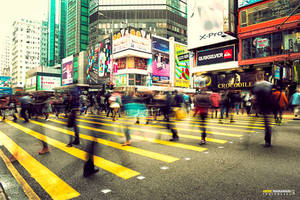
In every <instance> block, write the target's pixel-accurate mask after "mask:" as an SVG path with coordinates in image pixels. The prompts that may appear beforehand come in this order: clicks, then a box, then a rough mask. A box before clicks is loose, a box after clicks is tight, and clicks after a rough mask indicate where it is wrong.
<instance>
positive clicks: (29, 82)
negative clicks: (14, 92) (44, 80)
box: [25, 76, 36, 91]
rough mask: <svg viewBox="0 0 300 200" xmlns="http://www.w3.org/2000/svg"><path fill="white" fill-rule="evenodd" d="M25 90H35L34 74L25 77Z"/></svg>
mask: <svg viewBox="0 0 300 200" xmlns="http://www.w3.org/2000/svg"><path fill="white" fill-rule="evenodd" d="M25 90H26V91H29V90H36V76H33V77H30V78H27V79H26V81H25Z"/></svg>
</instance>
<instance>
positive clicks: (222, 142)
mask: <svg viewBox="0 0 300 200" xmlns="http://www.w3.org/2000/svg"><path fill="white" fill-rule="evenodd" d="M62 119H66V118H62ZM93 119H97V118H93ZM80 120H81V121H82V119H78V121H80ZM99 120H101V119H100V118H99ZM82 122H87V123H94V122H93V121H87V120H83V121H82ZM119 122H120V121H118V123H119ZM95 123H98V124H99V123H101V122H95ZM123 123H127V124H132V123H130V122H123ZM165 123H167V122H165ZM172 124H175V123H172ZM101 125H105V126H112V127H117V128H124V126H119V125H113V124H106V123H101ZM146 126H149V127H151V126H152V125H146ZM156 127H160V128H166V127H165V126H156ZM129 128H130V129H132V130H140V128H135V127H129ZM186 130H191V131H192V130H193V129H186ZM143 132H150V133H158V134H162V135H172V134H171V133H169V132H163V131H157V130H150V129H147V130H143ZM194 132H198V133H199V132H200V130H198V131H194ZM253 132H255V131H253ZM206 133H208V134H214V135H222V136H230V137H242V136H243V135H240V134H231V133H220V132H211V131H207V132H206ZM178 135H179V136H180V137H183V138H189V139H197V140H199V139H200V140H201V137H197V136H193V135H186V134H178ZM207 141H210V142H215V143H220V144H224V143H226V142H227V141H226V140H219V139H213V138H207Z"/></svg>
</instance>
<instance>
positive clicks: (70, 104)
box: [0, 81, 300, 176]
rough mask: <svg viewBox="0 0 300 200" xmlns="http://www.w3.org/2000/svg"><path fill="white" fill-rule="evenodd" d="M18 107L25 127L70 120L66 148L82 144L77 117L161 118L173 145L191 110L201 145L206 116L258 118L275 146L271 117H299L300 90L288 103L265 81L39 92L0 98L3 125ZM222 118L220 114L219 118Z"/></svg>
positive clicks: (89, 167)
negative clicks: (243, 86) (246, 85)
mask: <svg viewBox="0 0 300 200" xmlns="http://www.w3.org/2000/svg"><path fill="white" fill-rule="evenodd" d="M18 105H19V107H20V117H21V118H23V119H24V121H25V122H29V119H31V118H33V117H44V119H45V120H46V121H47V120H49V114H50V113H55V115H56V117H57V118H58V117H59V115H60V114H65V116H67V118H68V122H67V126H68V127H69V128H73V129H74V138H73V137H71V139H70V142H69V143H68V145H67V146H68V147H71V146H73V145H80V138H79V130H78V126H77V117H78V115H87V114H89V113H90V114H97V115H100V114H104V113H105V115H106V117H111V118H112V121H113V122H115V121H117V120H118V117H121V116H126V117H127V118H130V119H134V120H133V121H134V122H135V124H140V123H141V118H145V119H146V122H145V123H146V124H149V123H151V121H152V120H154V121H155V120H157V119H158V117H159V116H163V119H162V120H163V121H164V122H165V123H163V124H165V128H166V129H169V130H170V132H171V133H172V138H170V141H173V142H175V141H178V140H179V135H178V132H177V129H176V128H175V125H174V123H171V122H170V121H171V118H175V119H177V120H181V119H183V118H184V117H185V116H186V115H187V114H189V113H190V111H191V110H193V117H198V118H199V124H200V126H199V127H200V131H199V132H201V141H200V143H199V144H200V145H204V144H206V123H205V121H206V119H207V117H211V118H216V119H217V118H218V120H219V123H221V124H222V123H224V122H223V120H224V118H228V119H229V121H230V123H234V122H235V119H234V115H240V114H243V113H247V115H249V116H250V115H251V114H253V115H254V116H262V117H263V118H264V122H265V147H270V146H271V128H270V125H269V124H270V117H269V116H270V114H273V115H274V119H275V122H276V123H278V124H280V123H281V121H282V113H283V111H284V110H286V109H288V108H290V107H292V108H293V109H294V115H295V118H298V117H299V115H300V91H299V89H298V90H297V91H296V92H295V93H294V94H293V95H292V96H291V97H290V98H289V99H288V98H287V96H286V94H285V92H284V91H282V90H281V89H280V88H275V89H274V88H272V85H271V84H270V83H269V82H266V81H259V82H257V83H256V84H255V85H254V87H253V89H252V90H251V91H248V92H242V91H240V90H228V91H220V92H217V91H208V90H207V89H205V88H203V89H201V90H199V91H197V92H196V93H195V94H185V93H181V92H178V91H176V90H175V91H172V92H170V91H164V92H162V91H143V92H141V91H137V90H136V89H129V90H127V91H109V92H96V93H92V92H88V91H75V92H69V93H61V94H60V93H57V94H54V93H51V94H49V93H37V94H34V95H32V94H23V95H22V96H19V97H16V96H12V95H10V96H6V97H3V98H0V114H1V115H2V119H3V120H5V119H6V118H7V116H10V115H11V116H12V117H13V120H14V121H15V122H16V121H17V116H16V113H18ZM218 113H220V114H218ZM129 127H130V125H126V129H125V131H124V135H125V142H124V144H123V146H129V145H131V136H130V135H131V134H130V128H129ZM94 145H95V142H92V144H91V148H90V150H89V152H92V154H93V152H94V151H93V147H94ZM47 152H49V148H48V145H47V144H46V143H44V142H43V149H42V150H41V151H40V154H44V153H47ZM92 159H93V156H89V159H88V162H87V163H89V164H87V166H86V167H85V168H86V169H87V170H88V171H87V172H85V174H86V175H87V176H88V175H90V174H93V173H95V172H97V170H96V169H94V165H93V160H92Z"/></svg>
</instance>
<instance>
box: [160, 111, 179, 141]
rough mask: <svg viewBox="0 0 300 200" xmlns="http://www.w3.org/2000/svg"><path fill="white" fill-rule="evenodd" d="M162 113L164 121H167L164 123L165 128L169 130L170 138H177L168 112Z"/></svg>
mask: <svg viewBox="0 0 300 200" xmlns="http://www.w3.org/2000/svg"><path fill="white" fill-rule="evenodd" d="M163 113H164V117H165V121H166V122H167V123H166V128H167V129H169V130H171V133H172V138H178V134H177V131H176V129H175V126H174V124H172V123H171V122H170V116H169V113H168V112H163Z"/></svg>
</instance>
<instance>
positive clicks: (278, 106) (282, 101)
mask: <svg viewBox="0 0 300 200" xmlns="http://www.w3.org/2000/svg"><path fill="white" fill-rule="evenodd" d="M272 98H273V101H274V108H273V112H274V119H275V123H277V124H280V123H281V121H282V111H283V110H284V109H286V108H287V107H288V100H287V98H286V96H285V93H284V92H283V91H282V90H281V89H280V88H277V89H276V91H275V92H273V96H272ZM278 114H279V116H278Z"/></svg>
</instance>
